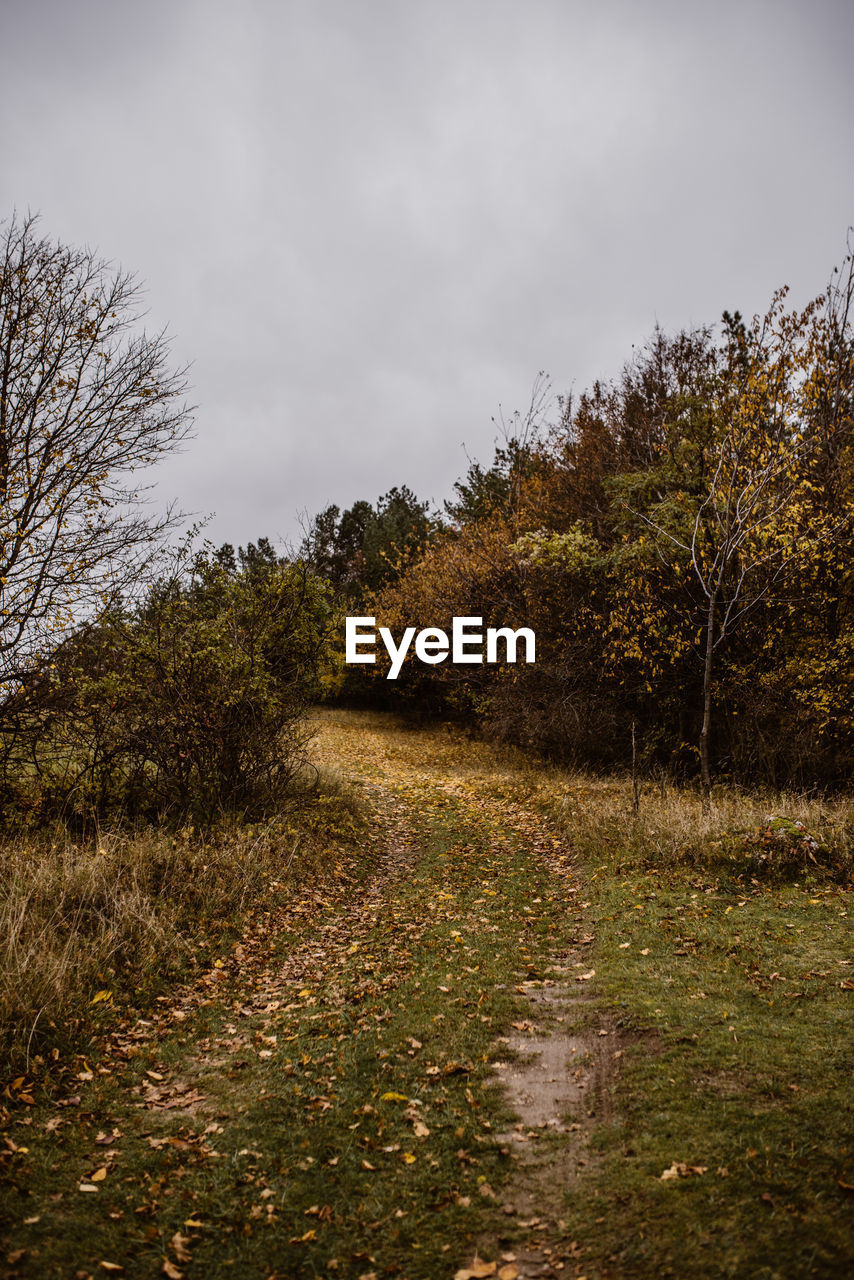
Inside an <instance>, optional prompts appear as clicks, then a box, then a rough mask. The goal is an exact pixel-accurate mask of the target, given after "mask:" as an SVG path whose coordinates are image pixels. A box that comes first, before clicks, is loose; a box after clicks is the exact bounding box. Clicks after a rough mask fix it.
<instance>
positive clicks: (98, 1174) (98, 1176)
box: [89, 1165, 107, 1182]
mask: <svg viewBox="0 0 854 1280" xmlns="http://www.w3.org/2000/svg"><path fill="white" fill-rule="evenodd" d="M106 1176H107V1167H106V1165H102V1166H101V1168H100V1169H96V1170H95V1172H94V1173H93V1174H90V1176H89V1181H90V1182H103V1181H104V1179H105V1178H106Z"/></svg>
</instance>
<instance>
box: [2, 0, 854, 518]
mask: <svg viewBox="0 0 854 1280" xmlns="http://www.w3.org/2000/svg"><path fill="white" fill-rule="evenodd" d="M0 24H2V41H0V44H1V45H2V52H0V72H2V76H1V77H0V106H2V112H3V119H4V121H5V123H6V128H5V129H4V151H5V155H4V164H3V167H2V173H0V214H2V215H3V216H6V215H8V213H9V212H11V209H12V207H13V206H17V207H18V208H19V209H25V208H27V207H28V206H29V207H31V208H33V209H38V210H40V211H41V212H42V215H43V227H44V229H45V231H46V232H49V233H50V234H51V235H55V236H58V237H60V238H62V239H65V240H67V241H70V242H73V243H88V244H95V245H97V246H98V247H99V249H100V250H101V251H102V252H103V253H104V255H105V256H108V257H110V258H113V259H116V260H118V261H121V262H122V264H123V265H125V266H126V267H128V268H130V269H132V270H134V271H136V272H138V273H139V275H140V276H141V277H142V278H143V279H145V281H146V282H147V286H148V300H149V303H150V308H151V315H150V323H151V324H152V325H159V324H163V323H168V325H169V328H170V330H171V332H172V333H173V334H174V350H175V356H176V360H188V361H192V364H193V368H192V380H193V383H194V398H195V399H196V401H197V402H198V405H199V410H198V418H197V425H198V437H197V439H196V440H195V441H194V442H193V443H192V444H191V445H190V446H189V448H188V449H187V451H186V452H185V454H184V455H183V456H182V457H181V458H180V459H175V460H173V461H172V462H170V463H169V464H167V466H166V467H165V468H164V470H163V472H162V477H161V484H160V492H161V493H162V494H163V496H164V498H165V497H166V496H173V495H174V496H177V497H178V498H179V500H180V502H181V504H182V505H183V506H184V507H185V508H188V509H192V510H197V511H215V512H216V513H217V515H216V519H215V521H214V522H213V524H212V526H211V535H212V536H213V537H215V538H218V539H221V538H229V539H231V540H232V541H244V542H245V541H246V540H247V539H249V538H255V537H257V536H258V535H260V534H262V533H268V534H272V535H285V536H293V535H294V534H295V533H296V532H297V525H296V513H297V512H298V511H299V510H300V509H301V508H305V509H309V510H312V511H313V510H316V509H318V508H319V507H320V506H322V505H324V504H325V503H326V502H328V501H337V502H339V503H341V504H346V503H350V502H352V501H353V500H354V499H356V498H357V497H361V496H365V497H374V496H376V495H377V494H378V493H379V492H381V491H383V490H384V489H387V488H389V487H390V486H391V485H393V484H396V483H403V482H406V483H408V484H410V485H411V486H412V487H413V488H415V489H416V490H417V491H418V492H419V493H421V494H422V495H424V496H432V497H434V498H436V499H440V498H442V497H443V496H445V495H446V494H447V493H448V491H449V488H450V485H451V483H452V481H453V479H454V478H455V477H456V476H457V475H458V474H459V472H460V470H461V469H462V468H463V467H464V465H465V456H464V453H463V450H462V448H461V445H462V442H463V441H465V442H466V443H467V444H468V447H469V449H470V451H472V452H475V453H480V454H485V453H488V451H489V450H490V448H491V441H492V437H493V434H494V429H493V426H492V423H491V416H492V415H493V414H494V413H495V412H496V411H497V409H498V405H499V403H501V404H503V405H504V407H505V409H506V410H508V411H509V410H512V409H513V408H515V407H517V406H520V405H523V404H524V403H525V402H526V400H527V397H528V395H529V392H530V387H531V384H532V382H533V379H534V377H535V375H536V373H537V371H538V370H539V369H546V370H548V371H549V372H550V373H551V375H552V379H553V382H554V385H555V388H556V390H558V391H565V390H568V389H569V387H570V386H571V385H573V384H574V385H575V387H576V388H581V387H583V386H584V385H586V384H588V383H589V382H590V381H591V380H592V379H593V378H594V377H596V376H599V375H609V374H613V373H615V372H616V371H617V370H618V368H619V366H620V364H621V363H622V361H623V359H624V358H625V357H626V356H627V355H628V354H629V353H630V349H631V344H632V343H639V342H642V341H643V340H644V338H645V337H646V336H647V335H648V334H649V332H650V330H651V328H652V326H653V324H654V323H655V322H656V321H659V322H660V323H662V324H663V325H664V326H665V327H668V328H675V327H678V326H681V325H685V324H690V323H692V322H696V323H702V322H707V321H713V320H715V319H716V318H717V316H718V315H719V314H720V311H721V310H722V309H723V308H724V307H729V308H733V307H740V308H741V309H742V310H744V311H746V312H753V311H755V310H761V309H763V308H764V307H765V305H766V304H767V302H768V300H769V298H770V295H771V292H772V290H773V289H774V288H776V287H777V286H778V285H780V284H782V283H785V282H788V283H790V284H791V285H792V290H793V296H794V297H795V298H797V299H798V300H806V298H807V297H808V296H810V295H811V294H813V293H815V292H818V291H819V290H820V289H821V287H822V285H823V283H824V282H825V281H826V278H827V276H828V273H829V271H830V269H831V267H832V266H833V264H834V263H835V262H836V261H838V260H839V258H840V257H841V254H842V252H843V248H844V237H845V230H846V227H847V225H848V224H849V223H850V222H852V221H854V171H852V169H851V165H850V162H849V160H848V147H849V145H850V144H849V139H848V133H849V124H850V120H851V119H852V118H854V100H853V99H854V90H852V80H851V76H850V73H849V68H848V65H847V64H848V55H849V51H850V48H851V39H852V36H854V11H852V9H851V7H850V5H849V4H847V3H844V2H840V3H831V2H828V0H825V2H823V3H822V2H818V3H814V4H812V5H810V6H807V5H806V4H803V3H793V2H791V0H782V2H776V3H772V2H771V0H767V2H766V0H759V2H755V3H752V4H751V3H740V4H734V3H719V4H717V5H715V6H714V7H711V6H709V5H706V4H702V5H701V4H699V3H697V4H691V3H686V2H685V0H683V3H681V4H676V3H667V2H665V0H660V2H656V3H650V4H647V5H637V4H633V3H628V2H626V3H602V4H599V5H597V6H590V5H582V4H580V3H574V2H566V0H564V2H559V0H533V2H532V3H530V4H527V5H524V6H523V5H521V4H518V3H510V2H509V0H456V3H449V2H448V0H431V2H430V3H429V4H419V5H415V4H405V3H402V2H399V3H392V2H390V0H385V2H378V0H373V2H372V0H366V2H365V3H364V4H358V5H355V4H352V3H349V2H348V0H326V2H325V3H324V2H323V0H311V2H309V0H306V2H304V3H299V2H297V0H284V2H282V3H272V2H270V3H264V2H263V0H248V2H247V3H244V4H241V5H234V4H226V3H221V2H219V0H216V2H212V0H185V2H184V3H180V4H175V3H164V2H163V0H149V2H148V3H147V4H146V5H144V6H139V5H131V4H116V3H115V2H114V0H111V2H109V3H107V2H102V0H97V2H96V0H84V2H82V3H81V2H79V0H78V2H77V3H75V4H74V5H68V4H66V3H63V2H62V0H56V2H55V3H48V0H28V2H27V3H24V2H23V0H4V3H3V4H2V6H0Z"/></svg>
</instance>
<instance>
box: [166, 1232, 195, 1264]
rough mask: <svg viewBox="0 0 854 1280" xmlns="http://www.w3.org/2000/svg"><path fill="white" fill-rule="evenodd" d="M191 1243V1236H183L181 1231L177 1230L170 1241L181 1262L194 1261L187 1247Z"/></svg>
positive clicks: (170, 1245)
mask: <svg viewBox="0 0 854 1280" xmlns="http://www.w3.org/2000/svg"><path fill="white" fill-rule="evenodd" d="M189 1243H190V1238H189V1236H182V1235H181V1232H180V1231H176V1232H175V1234H174V1236H173V1237H172V1239H171V1240H170V1241H169V1247H170V1248H171V1250H172V1252H173V1253H174V1255H175V1257H176V1258H177V1259H178V1261H179V1262H190V1261H192V1257H193V1255H192V1254H191V1253H190V1251H189V1249H188V1248H187V1245H188V1244H189Z"/></svg>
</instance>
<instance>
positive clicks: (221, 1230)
mask: <svg viewBox="0 0 854 1280" xmlns="http://www.w3.org/2000/svg"><path fill="white" fill-rule="evenodd" d="M554 889H555V886H554V884H553V883H552V882H551V880H550V877H549V875H548V873H547V872H545V871H544V870H543V869H542V868H541V867H539V866H538V865H537V864H536V863H532V862H531V861H530V859H529V858H527V856H526V852H525V849H524V846H522V845H521V844H520V842H519V841H518V840H513V839H512V837H508V838H506V839H504V840H502V841H499V842H498V843H495V842H493V841H490V840H489V838H488V833H487V832H484V831H481V833H480V835H479V836H478V835H475V834H474V833H473V832H472V829H471V826H470V824H469V823H467V822H466V821H464V820H463V819H461V817H460V815H459V814H458V813H457V812H456V806H455V805H454V804H452V803H451V804H447V803H445V804H442V805H441V806H439V809H438V811H434V813H433V814H432V816H431V818H430V820H429V823H428V825H427V826H426V827H425V828H424V830H423V834H422V847H421V849H420V852H419V855H418V858H417V861H416V864H415V867H414V870H413V871H412V873H411V874H407V875H405V876H404V877H402V878H401V879H400V880H399V881H398V882H397V883H396V885H395V886H394V889H393V892H391V893H390V894H389V895H388V896H387V897H385V898H384V899H383V900H382V901H381V902H379V903H377V904H376V907H375V908H374V909H372V910H369V911H368V912H367V913H366V914H365V915H364V916H363V923H364V927H363V928H362V927H358V928H357V930H356V932H355V934H354V936H353V941H352V943H351V944H350V945H349V946H347V947H341V946H339V947H337V948H330V949H329V951H328V954H321V951H318V954H317V964H318V977H317V979H316V980H314V981H311V980H308V979H307V980H306V981H307V985H306V986H303V987H300V988H299V990H300V991H302V992H303V994H302V995H300V994H299V991H296V990H292V991H290V992H289V994H290V997H291V998H290V999H289V1000H287V1004H286V1005H285V1007H281V1006H280V1008H279V1009H277V1010H273V1011H271V1012H270V1014H268V1015H267V1016H266V1017H265V1016H263V1015H255V1016H254V1017H253V1018H252V1019H249V1020H244V1021H243V1022H242V1023H241V1030H243V1029H244V1028H245V1027H247V1025H248V1026H251V1028H252V1033H251V1035H250V1039H253V1036H255V1033H257V1032H261V1033H262V1034H268V1035H269V1034H274V1035H276V1037H277V1041H276V1044H275V1047H274V1049H272V1050H271V1051H270V1052H271V1053H272V1056H271V1057H270V1058H267V1059H264V1060H262V1059H260V1058H259V1057H258V1056H257V1053H253V1052H249V1051H246V1052H243V1053H241V1054H240V1059H241V1060H244V1061H245V1064H246V1065H245V1066H243V1067H238V1066H237V1065H236V1064H235V1069H234V1070H233V1071H231V1072H225V1073H223V1074H221V1075H220V1076H219V1077H218V1078H211V1077H207V1078H206V1080H205V1084H204V1085H203V1087H204V1089H205V1091H206V1092H208V1095H209V1101H208V1105H207V1108H206V1111H205V1114H204V1115H200V1116H199V1117H197V1119H196V1121H195V1122H194V1123H188V1122H187V1120H186V1119H184V1120H183V1121H180V1122H179V1121H174V1122H173V1123H171V1124H170V1123H169V1122H168V1121H167V1122H165V1123H164V1121H163V1118H162V1115H160V1116H159V1115H157V1114H156V1113H155V1114H154V1115H152V1113H149V1112H146V1111H140V1110H136V1109H134V1108H132V1107H128V1103H127V1092H126V1081H124V1082H123V1088H122V1089H121V1090H120V1089H118V1088H117V1087H116V1084H115V1083H114V1082H113V1081H112V1080H107V1081H105V1083H104V1084H102V1085H101V1086H100V1087H99V1088H97V1089H95V1088H94V1086H90V1087H89V1088H88V1090H87V1091H86V1092H85V1097H84V1100H83V1102H82V1103H81V1108H82V1111H83V1115H82V1116H81V1117H80V1119H81V1120H82V1124H81V1125H80V1126H79V1128H78V1129H77V1131H76V1132H74V1133H71V1132H70V1131H68V1130H66V1129H62V1130H60V1133H59V1135H55V1136H52V1137H47V1136H46V1135H45V1134H44V1130H43V1127H42V1126H43V1124H44V1121H45V1119H46V1118H47V1116H48V1114H49V1113H47V1112H45V1111H43V1110H41V1109H37V1110H36V1112H35V1115H34V1116H33V1117H32V1118H33V1121H34V1123H33V1124H32V1126H30V1127H29V1128H28V1129H27V1130H26V1131H23V1130H22V1131H21V1132H22V1134H23V1136H24V1137H25V1138H26V1144H24V1143H23V1139H22V1137H21V1136H20V1135H19V1134H18V1133H17V1132H16V1135H15V1136H16V1141H18V1142H21V1143H22V1145H27V1146H28V1147H29V1151H28V1152H26V1153H25V1154H23V1155H21V1156H13V1157H12V1158H11V1161H10V1164H11V1169H10V1171H9V1172H10V1173H11V1180H10V1182H7V1184H6V1194H5V1197H4V1198H5V1200H6V1207H7V1209H8V1208H10V1207H12V1208H14V1209H16V1210H17V1216H18V1217H19V1219H25V1218H34V1217H38V1221H36V1222H31V1223H30V1224H29V1225H26V1226H22V1227H21V1228H20V1229H19V1230H18V1231H16V1232H15V1233H14V1247H15V1248H17V1249H20V1248H24V1249H25V1250H26V1253H25V1254H24V1255H23V1256H22V1257H21V1258H20V1259H19V1260H18V1261H17V1263H16V1264H15V1265H16V1269H17V1273H18V1274H20V1275H22V1276H29V1275H39V1276H52V1275H57V1276H58V1275H66V1274H68V1267H69V1266H70V1265H71V1264H72V1263H73V1265H74V1267H75V1268H78V1269H83V1270H84V1272H85V1271H86V1270H88V1271H89V1272H92V1273H95V1272H96V1270H97V1267H98V1264H99V1263H100V1262H101V1261H103V1260H106V1261H113V1262H116V1263H120V1264H121V1265H123V1266H124V1267H125V1274H126V1275H129V1276H137V1275H138V1276H144V1275H153V1274H156V1273H157V1271H158V1270H159V1266H160V1260H161V1258H162V1257H164V1256H167V1257H171V1258H172V1259H173V1260H174V1259H175V1252H174V1250H170V1247H169V1242H170V1241H171V1240H172V1239H173V1237H174V1234H175V1232H176V1231H180V1232H181V1233H182V1235H183V1236H184V1237H186V1239H187V1248H188V1251H189V1252H190V1253H191V1255H192V1262H191V1263H188V1264H186V1267H182V1269H186V1270H188V1273H189V1274H197V1275H204V1276H219V1275H240V1276H256V1275H257V1276H269V1275H270V1274H278V1275H281V1276H295V1275H299V1276H303V1275H305V1276H310V1275H333V1274H336V1275H339V1276H358V1275H362V1274H365V1273H368V1272H370V1271H375V1272H377V1273H378V1274H389V1275H395V1274H397V1275H405V1276H408V1277H411V1280H417V1278H418V1277H424V1278H425V1280H427V1278H428V1277H431V1278H432V1277H435V1276H437V1275H442V1274H445V1273H446V1272H447V1271H448V1269H449V1268H451V1267H452V1266H453V1265H455V1264H457V1263H458V1261H459V1259H460V1256H461V1255H462V1254H465V1252H466V1250H468V1252H469V1254H471V1252H472V1251H473V1249H474V1242H475V1239H476V1237H477V1235H478V1233H480V1232H482V1231H483V1230H484V1229H489V1227H490V1225H491V1226H492V1228H493V1229H498V1225H499V1221H500V1193H501V1186H502V1184H503V1182H504V1181H505V1180H506V1178H507V1177H508V1176H509V1173H510V1169H511V1167H512V1161H511V1159H510V1157H509V1155H508V1154H507V1153H505V1154H502V1152H501V1150H500V1149H499V1148H498V1147H497V1146H496V1144H495V1143H494V1142H493V1141H492V1135H493V1134H494V1132H495V1131H496V1127H497V1126H498V1125H499V1124H500V1123H501V1122H502V1121H504V1120H506V1119H507V1117H506V1116H505V1115H504V1113H503V1110H502V1105H501V1102H500V1099H499V1097H498V1094H497V1092H496V1087H495V1085H494V1083H492V1081H491V1079H490V1078H489V1060H490V1057H491V1045H492V1043H493V1041H494V1039H495V1036H496V1034H497V1032H498V1031H499V1030H500V1029H501V1028H502V1027H503V1026H504V1025H505V1024H506V1023H507V1021H508V1020H509V1019H510V1017H511V1016H512V1015H513V1013H514V1011H515V1012H517V1013H518V1010H519V1009H520V1008H521V1007H523V997H522V995H521V994H520V990H521V988H520V990H517V988H518V987H519V986H520V983H521V982H522V981H524V980H525V979H526V977H527V975H528V974H529V973H530V972H534V971H536V970H537V968H538V967H539V968H542V967H543V966H544V965H545V964H546V963H547V961H548V957H549V955H550V954H551V953H552V951H553V949H554V946H555V940H556V938H558V939H560V940H561V941H562V942H563V943H565V942H566V934H567V931H568V930H569V929H570V928H571V921H570V919H569V918H568V916H567V914H566V911H565V909H564V908H563V905H562V904H561V903H560V901H559V899H558V898H557V897H556V896H555V894H554ZM550 896H551V901H549V897H550ZM531 898H540V899H543V900H544V902H545V904H546V905H545V907H544V910H542V911H540V912H537V913H535V914H533V915H532V914H531V911H530V906H529V903H530V900H531ZM332 913H333V915H334V908H333V909H332ZM493 928H496V930H497V936H498V938H500V940H501V945H499V946H496V945H495V940H496V933H494V932H493ZM322 936H323V935H322V933H321V934H313V932H312V930H311V929H310V928H309V929H308V930H307V931H305V932H303V933H302V934H301V936H300V937H298V936H297V935H295V934H292V936H291V938H290V939H289V947H290V949H291V950H292V949H293V947H294V945H295V944H296V942H297V941H298V940H299V941H301V942H302V943H303V945H305V946H307V947H308V948H309V949H311V948H312V947H314V948H315V949H317V948H321V949H322V946H323V942H322ZM522 957H524V959H523V958H522ZM283 958H284V957H283ZM293 985H294V986H296V984H293ZM282 1001H283V1003H284V997H282ZM287 1006H291V1007H290V1008H289V1007H287ZM525 1007H526V1006H525ZM237 1021H238V1020H236V1019H235V1018H234V1013H233V1010H232V1009H231V1008H230V1005H229V1003H228V1001H227V1000H226V1001H224V1002H223V1003H216V1004H212V1005H210V1006H207V1007H205V1008H203V1009H201V1010H200V1011H199V1013H198V1015H197V1018H196V1019H195V1020H194V1022H193V1025H192V1026H188V1025H187V1024H186V1023H184V1024H182V1025H181V1026H180V1029H178V1030H176V1031H175V1032H174V1033H173V1034H172V1036H171V1037H170V1038H169V1039H167V1040H166V1041H165V1042H163V1043H162V1044H160V1045H158V1046H157V1047H156V1049H152V1050H151V1051H149V1052H146V1053H145V1054H144V1055H143V1056H142V1058H141V1059H139V1060H137V1063H135V1066H136V1069H137V1072H138V1073H139V1078H140V1079H144V1076H143V1075H142V1073H143V1072H144V1071H145V1070H146V1069H147V1070H156V1071H157V1073H158V1074H161V1075H164V1076H165V1077H167V1078H169V1077H170V1075H171V1073H172V1071H173V1070H178V1071H180V1070H181V1069H182V1065H181V1064H182V1062H183V1061H184V1057H185V1055H186V1052H187V1047H188V1045H189V1044H195V1045H201V1046H202V1051H201V1056H202V1057H204V1055H205V1053H208V1054H210V1053H214V1054H216V1052H217V1043H216V1042H217V1041H218V1040H219V1041H222V1040H223V1039H228V1037H229V1036H230V1035H231V1034H232V1032H231V1031H230V1030H229V1028H231V1029H232V1030H234V1029H235V1024H236V1022H237ZM254 1043H255V1044H256V1046H257V1043H260V1041H258V1040H257V1037H256V1038H255V1039H254ZM265 1043H266V1042H265ZM385 1095H399V1096H389V1097H386V1096H385ZM212 1097H213V1099H214V1101H213V1103H212V1102H211V1098H212ZM66 1114H68V1113H67V1112H66ZM212 1116H213V1117H216V1116H219V1117H220V1119H219V1120H217V1119H216V1118H213V1119H212ZM27 1118H30V1117H29V1116H28V1117H27ZM416 1122H418V1124H419V1126H424V1128H426V1129H429V1134H424V1135H423V1136H418V1134H419V1131H420V1130H419V1131H417V1130H416ZM211 1123H213V1124H218V1123H221V1124H222V1126H223V1127H222V1132H210V1133H207V1134H205V1132H204V1131H205V1129H206V1128H207V1127H208V1125H209V1124H211ZM113 1125H115V1127H117V1128H118V1129H119V1130H120V1132H121V1138H120V1139H117V1141H116V1143H115V1148H116V1150H117V1152H118V1155H117V1156H116V1158H115V1166H114V1168H111V1169H110V1172H109V1174H108V1176H107V1177H106V1178H105V1179H104V1181H103V1183H102V1184H101V1188H100V1189H99V1191H98V1192H96V1193H88V1194H86V1193H80V1192H78V1191H77V1186H78V1184H79V1180H80V1179H81V1177H85V1176H87V1175H89V1174H90V1173H92V1172H93V1171H94V1167H95V1165H96V1164H97V1163H98V1162H99V1161H100V1160H101V1155H100V1154H99V1148H98V1147H97V1146H96V1145H94V1138H95V1133H96V1130H98V1129H100V1130H102V1131H105V1132H106V1133H109V1132H110V1129H111V1127H112V1126H113ZM13 1132H14V1131H13ZM152 1137H153V1138H154V1139H155V1141H156V1142H157V1143H158V1146H157V1147H156V1148H155V1147H152V1145H151V1142H150V1139H151V1138H152ZM163 1138H166V1139H167V1141H166V1142H165V1143H164V1144H162V1145H160V1141H161V1139H163ZM169 1139H174V1140H175V1141H174V1143H173V1142H170V1141H169ZM213 1152H216V1154H215V1155H214V1154H213ZM367 1165H370V1166H373V1167H371V1168H368V1167H366V1166H367ZM92 1185H94V1184H92ZM484 1185H485V1186H486V1187H487V1188H488V1189H491V1191H492V1192H493V1193H494V1197H493V1196H492V1195H486V1196H485V1195H484V1194H482V1193H481V1191H480V1188H481V1187H482V1186H484ZM57 1196H59V1198H58V1199H57V1198H56V1197H57ZM16 1201H17V1203H16ZM188 1219H189V1220H190V1221H192V1222H197V1223H203V1224H204V1225H202V1226H198V1227H194V1226H190V1227H188V1226H186V1225H185V1223H186V1222H187V1220H188ZM505 1221H506V1220H505ZM501 1229H502V1230H504V1229H505V1227H504V1226H503V1225H502V1227H501ZM7 1247H8V1246H7Z"/></svg>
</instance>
